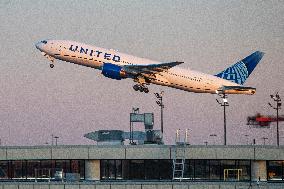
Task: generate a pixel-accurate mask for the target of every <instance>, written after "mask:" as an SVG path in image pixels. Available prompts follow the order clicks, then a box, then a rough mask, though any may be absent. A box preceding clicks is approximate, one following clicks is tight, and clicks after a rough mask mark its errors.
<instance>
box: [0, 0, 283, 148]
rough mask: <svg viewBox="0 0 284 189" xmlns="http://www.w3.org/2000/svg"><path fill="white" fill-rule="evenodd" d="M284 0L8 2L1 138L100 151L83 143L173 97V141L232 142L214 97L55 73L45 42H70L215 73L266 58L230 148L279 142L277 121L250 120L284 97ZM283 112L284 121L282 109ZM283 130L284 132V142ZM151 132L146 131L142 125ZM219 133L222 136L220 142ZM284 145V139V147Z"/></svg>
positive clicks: (234, 122)
mask: <svg viewBox="0 0 284 189" xmlns="http://www.w3.org/2000/svg"><path fill="white" fill-rule="evenodd" d="M283 15H284V2H283V1H277V0H275V1H272V0H271V1H268V0H267V1H239V0H236V1H227V0H224V1H222V0H220V1H217V0H216V1H201V0H200V1H187V0H185V1H166V0H163V1H150V0H148V1H140V0H139V1H125V0H123V1H119V0H115V1H112V0H110V1H92V0H89V1H81V0H78V1H59V0H57V1H56V0H54V1H46V0H33V1H28V0H26V1H10V0H1V1H0V23H1V24H0V28H1V30H0V31H1V32H0V47H1V48H0V64H1V68H0V138H1V140H2V145H42V144H45V143H46V142H49V143H50V141H51V134H55V135H57V136H59V137H60V138H59V143H60V144H93V143H94V142H92V141H91V140H89V139H86V138H84V137H83V135H84V134H85V133H88V132H91V131H95V130H99V129H122V130H128V128H129V113H130V112H131V110H132V107H139V108H140V110H141V112H154V113H155V128H156V129H157V128H159V126H160V117H159V113H160V112H159V107H158V106H157V105H156V103H155V100H156V99H155V96H154V95H153V92H159V91H161V90H164V91H165V95H164V102H165V114H164V118H165V119H164V128H165V136H164V137H165V142H166V143H167V144H172V143H173V141H174V137H175V130H176V129H178V128H181V129H185V128H188V129H189V131H190V134H189V135H190V136H189V140H190V143H191V144H204V141H208V142H209V144H210V143H211V144H212V143H213V141H214V140H215V142H216V144H222V143H223V111H222V108H221V107H220V106H219V105H218V104H217V103H216V100H215V96H214V95H210V94H195V93H189V92H185V91H181V90H175V89H171V88H167V87H161V86H155V85H151V86H150V92H151V93H149V94H144V93H139V92H135V91H134V90H133V89H132V85H133V84H134V82H133V81H132V80H130V79H128V80H124V81H116V80H111V79H108V78H105V77H104V76H103V75H101V73H100V71H98V70H94V69H91V68H87V67H83V66H78V65H74V64H68V63H66V62H62V61H59V60H58V61H56V65H55V68H54V69H50V68H49V61H48V60H47V59H46V58H44V57H43V56H42V55H41V54H40V52H39V51H38V50H37V49H36V48H35V46H34V44H35V43H36V42H37V41H39V40H42V39H66V40H75V41H79V42H84V43H88V44H92V45H96V46H99V47H104V48H112V49H117V50H119V51H120V52H124V53H128V54H132V55H135V56H139V57H144V58H149V59H153V60H158V61H162V62H168V61H176V60H178V61H184V62H185V63H184V64H183V65H181V67H184V68H190V69H193V70H198V71H202V72H205V73H209V74H215V73H218V72H220V71H222V70H223V69H224V68H226V67H228V66H229V65H231V64H233V63H235V62H237V61H238V60H240V59H242V58H243V57H245V56H247V55H249V54H250V53H252V52H254V51H256V50H261V51H263V52H265V56H264V57H263V59H262V60H261V63H260V64H259V65H258V66H257V67H256V69H255V70H254V72H253V73H252V74H251V76H250V78H249V79H248V80H247V82H246V83H245V86H252V87H256V88H257V93H256V94H255V95H253V96H245V95H230V96H229V103H230V106H229V108H228V111H227V118H228V121H227V130H228V134H227V136H228V137H227V143H228V144H246V137H245V135H246V134H248V135H250V136H249V140H250V141H251V140H252V139H253V138H255V139H256V141H257V143H259V144H260V143H262V139H261V138H262V137H268V138H269V140H268V141H267V143H269V144H275V143H276V140H275V136H276V135H275V124H272V125H271V128H270V129H254V128H249V127H248V126H247V125H246V118H247V116H249V115H254V114H256V113H257V112H259V113H262V114H266V115H272V114H275V111H274V110H272V109H271V108H269V106H268V105H267V102H269V101H271V99H270V96H269V95H270V94H273V93H275V92H276V91H279V93H280V96H281V97H282V98H283V99H284V95H283V94H284V84H283V82H284V74H283V73H284V64H283V59H284V16H283ZM280 114H284V112H283V110H282V111H280ZM283 126H284V124H283V123H281V124H280V130H281V132H280V134H281V135H282V136H284V128H283ZM136 128H137V129H138V130H142V129H143V128H142V126H141V125H137V127H136ZM210 134H217V137H216V138H215V139H213V138H210V137H209V135H210ZM280 142H281V143H282V144H284V139H283V138H282V139H281V140H280Z"/></svg>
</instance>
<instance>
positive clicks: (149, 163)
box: [0, 145, 284, 189]
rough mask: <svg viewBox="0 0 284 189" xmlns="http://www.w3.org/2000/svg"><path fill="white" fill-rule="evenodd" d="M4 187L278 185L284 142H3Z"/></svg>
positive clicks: (239, 188)
mask: <svg viewBox="0 0 284 189" xmlns="http://www.w3.org/2000/svg"><path fill="white" fill-rule="evenodd" d="M176 150H177V151H176ZM175 152H177V153H183V152H184V156H185V163H184V176H183V177H184V179H182V180H172V178H173V159H174V157H173V156H174V154H175ZM175 155H176V154H175ZM60 170H62V172H61V171H60ZM60 174H61V175H60ZM61 177H62V180H60V178H61ZM8 188H9V189H12V188H13V189H24V188H25V189H26V188H31V189H61V188H62V189H69V188H70V189H122V188H123V189H131V188H135V189H136V188H137V189H148V188H157V189H158V188H165V189H174V188H177V189H178V188H181V189H199V188H200V189H201V188H202V189H245V188H262V189H280V188H284V146H283V147H282V146H280V147H276V146H258V145H255V146H253V145H247V146H230V145H229V146H219V145H212V146H211V145H208V146H205V145H204V146H192V145H187V146H183V147H178V148H177V146H169V145H112V146H105V145H92V146H91V145H88V146H48V145H47V146H32V147H7V146H2V147H0V189H8Z"/></svg>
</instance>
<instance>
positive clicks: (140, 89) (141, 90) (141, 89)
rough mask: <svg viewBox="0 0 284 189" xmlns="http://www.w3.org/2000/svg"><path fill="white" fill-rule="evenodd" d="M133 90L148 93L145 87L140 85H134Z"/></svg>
mask: <svg viewBox="0 0 284 189" xmlns="http://www.w3.org/2000/svg"><path fill="white" fill-rule="evenodd" d="M133 89H134V90H135V91H140V92H144V93H148V92H149V89H148V88H147V87H145V86H144V85H141V84H136V85H134V86H133Z"/></svg>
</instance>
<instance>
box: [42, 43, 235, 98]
mask: <svg viewBox="0 0 284 189" xmlns="http://www.w3.org/2000/svg"><path fill="white" fill-rule="evenodd" d="M43 45H44V46H43ZM43 45H41V44H37V48H38V49H40V50H41V51H42V52H43V53H46V54H47V55H48V56H50V57H51V58H55V59H60V60H63V61H66V62H71V63H74V64H79V65H83V66H88V67H92V68H96V69H101V68H102V66H103V64H104V63H111V64H115V65H120V66H123V65H148V64H149V65H150V64H159V63H161V62H157V61H153V60H149V59H145V58H139V57H135V56H131V55H128V54H124V53H120V52H117V51H114V50H109V49H104V48H99V47H96V46H91V45H87V44H83V43H78V42H75V41H65V40H48V43H47V44H43ZM151 83H154V84H157V85H163V86H168V87H172V88H177V89H181V90H185V91H190V92H196V93H216V90H218V89H219V88H220V87H222V86H240V85H238V84H236V83H234V82H231V81H228V80H224V79H221V78H219V77H216V76H213V75H209V74H204V73H201V72H197V71H192V70H189V69H183V68H179V67H173V68H170V69H168V70H166V71H163V72H159V73H156V74H155V79H152V80H151Z"/></svg>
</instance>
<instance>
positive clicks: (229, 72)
mask: <svg viewBox="0 0 284 189" xmlns="http://www.w3.org/2000/svg"><path fill="white" fill-rule="evenodd" d="M263 55H264V53H263V52H260V51H256V52H254V53H252V54H251V55H249V56H248V57H246V58H244V59H243V60H241V61H239V62H237V63H235V64H234V65H232V66H231V67H229V68H227V69H225V70H224V71H222V72H220V73H218V74H216V75H215V76H217V77H220V78H222V79H226V80H229V81H232V82H234V83H237V84H240V85H243V84H244V83H245V81H246V79H247V78H248V77H249V75H250V74H251V73H252V71H253V70H254V68H255V67H256V65H257V64H258V63H259V61H260V60H261V58H262V57H263Z"/></svg>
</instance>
